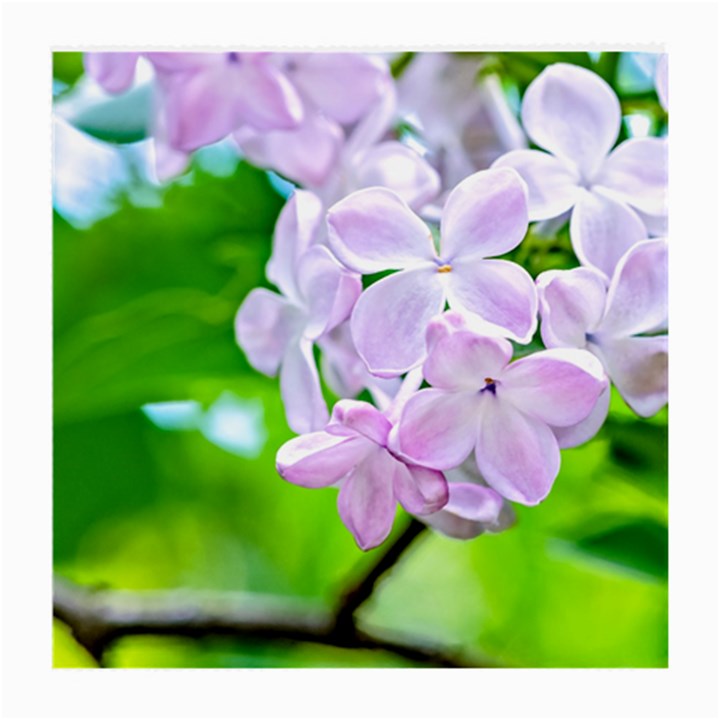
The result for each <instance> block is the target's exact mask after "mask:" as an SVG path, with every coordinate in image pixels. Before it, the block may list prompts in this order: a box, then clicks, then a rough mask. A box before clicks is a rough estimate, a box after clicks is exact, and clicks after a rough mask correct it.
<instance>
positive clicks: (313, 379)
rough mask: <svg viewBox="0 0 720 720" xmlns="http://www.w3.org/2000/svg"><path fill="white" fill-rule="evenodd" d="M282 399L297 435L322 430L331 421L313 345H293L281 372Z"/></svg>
mask: <svg viewBox="0 0 720 720" xmlns="http://www.w3.org/2000/svg"><path fill="white" fill-rule="evenodd" d="M280 395H281V396H282V399H283V404H284V405H285V416H286V418H287V423H288V425H289V426H290V428H291V429H292V430H294V431H295V432H296V433H307V432H313V431H314V430H319V429H320V428H322V427H324V426H325V424H326V423H327V421H328V409H327V405H326V404H325V399H324V398H323V394H322V390H321V388H320V377H319V376H318V371H317V366H316V365H315V358H314V357H313V348H312V343H311V342H310V341H309V340H306V339H305V338H301V339H300V340H299V341H297V342H291V343H290V344H289V345H288V348H287V350H286V351H285V356H284V357H283V361H282V367H281V368H280Z"/></svg>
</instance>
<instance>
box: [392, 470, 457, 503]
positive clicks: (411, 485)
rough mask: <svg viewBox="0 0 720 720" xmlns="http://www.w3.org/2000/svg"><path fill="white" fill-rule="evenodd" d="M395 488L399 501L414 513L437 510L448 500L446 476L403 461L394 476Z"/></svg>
mask: <svg viewBox="0 0 720 720" xmlns="http://www.w3.org/2000/svg"><path fill="white" fill-rule="evenodd" d="M393 490H394V492H395V497H396V498H397V500H398V502H399V503H400V504H401V505H402V506H403V507H404V508H405V510H407V511H408V512H409V513H412V514H413V515H427V514H428V513H434V512H437V511H438V510H440V508H442V507H443V506H444V505H445V504H446V503H447V500H448V484H447V482H446V481H445V476H444V475H443V474H442V473H441V472H438V471H437V470H430V469H428V468H424V467H420V466H419V465H404V464H402V463H401V464H400V467H398V468H397V472H396V473H395V475H394V476H393Z"/></svg>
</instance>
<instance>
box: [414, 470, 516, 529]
mask: <svg viewBox="0 0 720 720" xmlns="http://www.w3.org/2000/svg"><path fill="white" fill-rule="evenodd" d="M443 475H445V479H446V480H447V484H448V501H447V503H446V504H445V505H444V506H443V507H442V509H441V510H438V511H437V512H434V513H431V514H430V515H420V516H419V519H420V520H422V522H424V523H425V524H426V525H429V526H430V527H432V528H433V529H434V530H437V531H438V532H441V533H442V534H443V535H447V536H448V537H451V538H456V539H458V540H471V539H472V538H476V537H478V535H482V534H483V533H498V532H502V531H503V530H506V529H507V528H509V527H510V526H511V525H512V524H513V523H514V522H515V513H514V512H513V509H512V506H511V505H510V503H509V502H508V501H507V500H505V499H504V498H503V497H502V495H500V494H499V493H497V492H495V490H493V489H492V488H490V487H488V485H487V483H485V481H484V480H483V479H482V477H481V476H480V473H479V472H478V469H477V465H476V464H475V461H474V460H473V459H468V460H466V461H465V462H464V463H463V464H462V465H460V466H459V467H457V468H454V469H452V470H446V471H445V472H444V473H443Z"/></svg>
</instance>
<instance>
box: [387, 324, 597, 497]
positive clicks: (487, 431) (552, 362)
mask: <svg viewBox="0 0 720 720" xmlns="http://www.w3.org/2000/svg"><path fill="white" fill-rule="evenodd" d="M427 340H428V357H427V360H426V361H425V363H424V365H423V375H424V377H425V379H426V380H427V381H428V383H430V385H432V387H431V388H427V389H424V390H420V391H419V392H417V393H416V394H415V395H413V396H412V397H411V398H410V399H409V400H408V401H407V403H406V404H405V406H404V408H403V410H402V415H401V417H400V422H399V424H398V426H397V429H396V431H395V433H394V437H393V447H394V448H395V449H396V451H397V452H398V453H399V454H401V455H402V457H404V458H406V459H408V460H410V461H412V462H417V463H420V464H422V465H426V466H427V467H432V468H435V469H436V470H450V469H452V468H456V467H458V466H459V465H460V464H461V463H463V462H464V461H465V459H466V458H467V457H468V456H469V455H470V454H471V453H472V452H473V451H474V453H475V461H476V463H477V467H478V470H479V472H480V474H481V475H482V477H483V479H484V480H485V481H486V482H487V484H488V485H489V486H490V487H491V488H492V489H493V490H495V491H496V492H498V493H499V494H500V495H502V496H503V497H505V498H507V499H508V500H512V501H514V502H519V503H522V504H524V505H535V504H537V503H539V502H540V501H541V500H543V499H544V498H545V497H546V496H547V494H548V493H549V492H550V489H551V487H552V484H553V482H554V480H555V478H556V476H557V474H558V471H559V469H560V448H559V444H558V440H557V438H556V436H555V433H554V430H553V428H556V427H560V428H562V427H571V426H574V425H577V424H578V423H580V422H581V421H583V420H585V419H586V418H587V417H588V416H589V415H590V413H591V412H592V411H593V409H594V407H595V406H596V404H597V401H598V398H599V397H600V395H601V393H602V392H603V390H605V388H606V387H607V378H606V376H605V373H604V371H603V368H602V365H601V363H600V362H599V361H598V360H597V358H596V357H595V356H594V355H592V354H591V353H589V352H587V351H585V350H576V349H565V348H563V349H552V350H544V351H541V352H537V353H534V354H532V355H528V356H526V357H524V358H521V359H519V360H516V361H515V362H510V359H511V357H512V346H511V345H510V343H509V342H508V341H507V340H505V339H503V338H494V337H486V336H483V335H478V334H477V333H475V332H473V331H472V330H470V329H468V328H465V327H463V325H462V322H461V320H459V319H458V316H457V315H456V314H451V315H450V317H449V318H448V317H446V316H441V317H439V318H436V319H435V320H433V321H432V322H431V323H430V325H429V326H428V331H427Z"/></svg>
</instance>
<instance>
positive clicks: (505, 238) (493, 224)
mask: <svg viewBox="0 0 720 720" xmlns="http://www.w3.org/2000/svg"><path fill="white" fill-rule="evenodd" d="M527 228H528V210H527V190H526V187H525V184H524V183H523V181H522V179H521V178H520V176H519V175H518V174H517V172H516V171H515V170H513V169H512V168H496V169H491V170H482V171H480V172H477V173H475V174H474V175H471V176H470V177H469V178H466V179H465V180H463V181H462V182H461V183H460V184H459V185H457V186H456V187H455V189H454V190H453V191H452V192H451V193H450V195H449V196H448V199H447V201H446V202H445V207H444V208H443V212H442V219H441V221H440V236H441V238H442V239H441V251H440V256H441V257H442V259H443V261H445V262H448V263H452V262H453V260H456V259H458V260H459V259H460V258H463V259H465V258H470V257H473V256H479V257H492V256H494V255H502V254H503V253H506V252H509V251H510V250H512V249H513V248H514V247H517V246H518V245H519V244H520V242H521V241H522V239H523V238H524V237H525V233H526V232H527Z"/></svg>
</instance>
